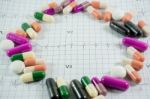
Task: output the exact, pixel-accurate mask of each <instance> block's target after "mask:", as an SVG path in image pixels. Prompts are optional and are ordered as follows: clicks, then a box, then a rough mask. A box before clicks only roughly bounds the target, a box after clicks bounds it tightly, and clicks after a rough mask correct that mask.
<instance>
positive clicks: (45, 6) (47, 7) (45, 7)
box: [42, 1, 58, 11]
mask: <svg viewBox="0 0 150 99" xmlns="http://www.w3.org/2000/svg"><path fill="white" fill-rule="evenodd" d="M56 7H58V4H57V2H55V1H52V2H50V3H48V4H47V3H46V4H44V5H43V7H42V11H44V10H45V9H54V8H56Z"/></svg>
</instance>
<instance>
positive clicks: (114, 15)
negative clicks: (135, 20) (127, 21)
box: [112, 10, 124, 20]
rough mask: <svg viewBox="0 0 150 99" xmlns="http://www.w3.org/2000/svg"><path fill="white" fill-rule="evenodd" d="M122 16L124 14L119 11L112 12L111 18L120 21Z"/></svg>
mask: <svg viewBox="0 0 150 99" xmlns="http://www.w3.org/2000/svg"><path fill="white" fill-rule="evenodd" d="M123 16H124V12H123V11H121V10H113V11H112V18H113V19H114V20H121V19H122V18H123Z"/></svg>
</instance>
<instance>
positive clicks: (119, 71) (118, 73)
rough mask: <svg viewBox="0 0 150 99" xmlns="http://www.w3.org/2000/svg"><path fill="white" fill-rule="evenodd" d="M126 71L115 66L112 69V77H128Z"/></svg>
mask: <svg viewBox="0 0 150 99" xmlns="http://www.w3.org/2000/svg"><path fill="white" fill-rule="evenodd" d="M126 74H127V73H126V69H125V68H124V67H122V66H116V67H115V66H114V67H112V68H110V75H112V76H115V77H118V78H124V77H126Z"/></svg>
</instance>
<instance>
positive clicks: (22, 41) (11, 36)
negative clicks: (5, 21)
mask: <svg viewBox="0 0 150 99" xmlns="http://www.w3.org/2000/svg"><path fill="white" fill-rule="evenodd" d="M6 38H7V39H9V40H11V41H13V42H14V43H15V44H17V45H21V44H25V43H28V42H29V40H28V39H27V38H25V37H22V36H19V35H17V34H15V33H11V32H10V33H8V34H7V35H6Z"/></svg>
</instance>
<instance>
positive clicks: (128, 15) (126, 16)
mask: <svg viewBox="0 0 150 99" xmlns="http://www.w3.org/2000/svg"><path fill="white" fill-rule="evenodd" d="M132 18H133V13H132V12H129V11H128V12H126V13H125V14H124V16H123V18H122V19H121V21H122V22H124V23H125V22H128V21H131V20H132Z"/></svg>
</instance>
